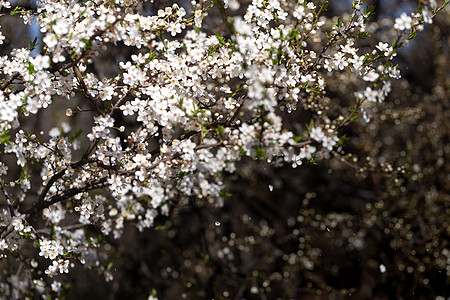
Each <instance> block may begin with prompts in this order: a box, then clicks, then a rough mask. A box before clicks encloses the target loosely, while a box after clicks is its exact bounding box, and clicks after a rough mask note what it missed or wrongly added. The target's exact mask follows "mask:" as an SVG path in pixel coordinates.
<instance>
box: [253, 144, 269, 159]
mask: <svg viewBox="0 0 450 300" xmlns="http://www.w3.org/2000/svg"><path fill="white" fill-rule="evenodd" d="M255 150H256V157H257V158H266V156H267V151H265V150H264V149H262V148H261V147H259V146H256V148H255Z"/></svg>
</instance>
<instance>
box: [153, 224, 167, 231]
mask: <svg viewBox="0 0 450 300" xmlns="http://www.w3.org/2000/svg"><path fill="white" fill-rule="evenodd" d="M166 229H167V225H158V226H156V227H155V230H157V231H159V230H166Z"/></svg>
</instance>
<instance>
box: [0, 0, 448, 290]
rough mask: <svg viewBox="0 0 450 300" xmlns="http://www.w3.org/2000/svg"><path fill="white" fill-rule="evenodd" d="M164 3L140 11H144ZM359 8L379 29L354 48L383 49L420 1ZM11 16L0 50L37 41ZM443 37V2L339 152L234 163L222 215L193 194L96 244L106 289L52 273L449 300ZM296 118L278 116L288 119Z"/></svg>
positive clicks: (50, 116)
mask: <svg viewBox="0 0 450 300" xmlns="http://www.w3.org/2000/svg"><path fill="white" fill-rule="evenodd" d="M171 3H172V2H170V3H169V2H168V1H155V2H154V3H153V4H151V3H145V4H143V5H142V8H141V9H142V10H143V11H144V12H146V13H147V14H153V13H154V11H156V10H157V9H158V8H162V7H164V6H166V5H167V4H171ZM11 4H12V6H13V8H14V6H15V5H19V4H20V5H21V6H27V5H28V6H29V7H30V8H33V7H34V4H33V3H29V2H24V1H22V2H20V3H19V2H18V1H16V2H13V1H11ZM179 4H180V5H181V6H185V7H186V8H187V9H188V8H189V4H188V3H184V2H181V3H179ZM368 4H374V5H376V11H375V16H374V17H373V21H374V22H377V24H378V26H374V25H371V26H372V27H371V28H370V30H371V31H372V32H373V36H372V37H369V38H368V39H366V40H364V41H363V42H362V43H363V44H362V45H361V48H364V47H369V46H371V47H372V48H373V47H374V45H375V44H377V43H378V41H380V40H381V41H383V42H392V39H390V36H389V35H386V34H385V33H384V32H385V31H384V28H386V27H389V26H391V27H392V26H393V23H392V22H393V21H392V19H393V18H395V17H398V16H399V15H400V14H401V13H402V12H407V13H411V12H413V11H414V8H415V7H416V6H417V4H418V1H387V0H379V1H368ZM232 5H233V6H232ZM247 5H248V3H247V2H246V1H245V0H244V1H241V2H236V1H235V2H233V3H230V9H228V10H227V13H228V14H229V15H230V16H233V15H239V14H242V13H243V11H245V8H246V7H247ZM350 9H351V1H345V0H342V1H330V5H329V7H328V10H327V11H326V12H325V16H327V17H328V18H333V16H337V15H343V14H345V13H349V12H350ZM219 16H220V11H219V9H217V8H214V9H212V10H211V11H210V13H209V16H208V17H207V18H206V19H205V30H206V31H207V32H208V31H210V32H211V33H213V32H215V31H216V30H217V29H219V30H226V25H224V24H223V19H222V18H221V17H219ZM386 18H390V19H391V21H388V20H387V19H386ZM18 20H19V19H18V18H15V17H14V18H13V17H9V16H2V17H1V18H0V24H1V26H2V32H3V34H4V35H5V36H6V40H5V42H4V44H3V45H2V47H1V50H0V52H1V54H2V55H6V54H8V53H9V52H10V51H11V49H12V48H14V47H26V46H27V45H28V42H29V40H30V39H31V40H32V39H34V37H38V40H39V38H40V35H39V33H38V31H37V30H36V28H35V27H30V26H29V25H28V26H27V25H23V24H22V23H21V22H20V20H19V21H18ZM449 32H450V11H449V9H448V7H447V9H445V10H444V11H442V12H441V13H440V14H439V15H438V16H437V17H436V18H435V19H434V24H433V25H432V26H427V27H426V29H425V30H424V31H423V32H420V33H419V34H418V36H417V38H416V39H414V40H413V41H412V42H411V43H410V44H409V45H408V46H407V47H406V48H404V49H401V50H400V51H399V52H398V55H397V57H396V58H395V59H394V63H395V64H399V65H400V69H401V73H402V79H400V80H397V81H395V82H393V88H392V93H391V94H390V95H389V97H388V98H387V100H386V102H385V103H384V104H383V105H380V106H377V107H375V108H374V111H373V117H372V120H371V122H370V123H369V124H366V123H365V122H364V121H362V120H357V121H356V122H354V123H352V124H351V125H349V126H348V127H347V128H345V129H343V130H344V133H345V134H346V135H347V137H348V141H347V142H346V143H345V144H344V145H343V151H344V152H345V153H346V154H345V155H342V154H341V153H336V154H335V155H333V156H332V157H331V159H330V160H327V161H318V162H317V164H306V165H302V166H301V167H298V168H296V169H293V168H291V167H290V166H282V167H277V166H273V165H270V164H267V163H264V162H257V161H251V160H245V159H244V160H243V161H241V162H240V163H239V165H238V168H237V172H236V173H235V174H229V175H227V174H225V178H226V184H227V186H228V187H229V188H228V191H229V192H230V194H231V196H230V197H228V198H227V200H226V201H225V205H224V207H222V208H216V207H214V206H211V205H210V204H208V203H206V202H204V201H203V200H198V199H192V203H189V204H186V205H183V206H173V207H172V210H173V211H172V213H171V215H170V217H158V219H157V220H156V223H157V224H156V229H150V230H145V231H144V232H143V233H141V232H138V230H137V229H136V228H135V227H133V226H132V225H130V226H128V227H127V228H126V231H125V234H124V235H123V237H122V238H121V239H120V240H118V241H116V240H111V241H110V240H108V242H110V245H105V246H102V247H105V256H106V255H108V259H111V261H112V263H113V264H112V267H111V273H112V275H113V276H114V280H112V281H111V282H105V281H104V278H103V277H102V276H99V275H98V274H97V273H96V272H95V271H89V270H85V269H83V268H82V267H81V266H75V270H74V271H73V272H71V273H70V275H68V276H67V277H66V278H64V280H65V281H66V282H67V283H68V284H69V285H70V291H69V292H68V294H67V297H68V298H69V299H147V298H148V296H149V294H150V293H152V290H153V289H154V291H156V295H157V296H158V298H159V299H182V298H186V299H244V298H245V299H435V298H436V297H437V296H442V297H444V298H437V299H447V297H450V292H449V291H448V286H450V249H449V234H450V218H449V215H450V166H449V163H448V161H449V157H450V143H449V137H450V123H449V120H450V106H449V101H450V74H449V61H450V55H449V52H450V49H449ZM364 43H365V44H364ZM39 49H41V48H38V50H37V51H40V50H39ZM130 55H131V53H130V49H127V48H125V47H115V48H112V49H108V51H106V52H105V53H104V55H103V56H101V57H100V58H98V63H96V66H97V68H99V69H100V71H101V72H103V74H106V75H109V74H113V73H114V72H117V71H118V69H108V68H114V67H111V65H116V68H117V61H123V60H125V58H127V57H129V56H130ZM110 60H114V64H110ZM108 66H109V67H108ZM327 84H328V86H327V92H328V96H329V97H330V99H329V101H330V103H331V104H332V105H337V106H339V105H347V104H348V103H351V102H352V101H354V100H353V99H354V98H353V92H354V90H353V88H354V86H353V85H352V83H351V75H350V74H342V76H341V78H336V77H335V78H334V79H333V78H329V79H328V81H327ZM63 106H64V103H63V104H62V105H57V104H55V105H54V106H52V107H53V108H49V109H47V110H45V111H43V112H41V113H39V114H38V115H37V116H36V117H34V118H31V121H30V122H34V123H33V124H29V126H33V127H34V128H42V130H44V131H45V130H46V129H48V128H51V127H52V126H57V125H58V124H59V123H60V122H61V121H63V120H65V119H64V118H65V116H64V113H63V112H57V110H58V108H62V107H63ZM330 106H331V105H330ZM302 113H304V112H302V111H301V110H298V111H295V112H293V113H291V114H286V116H285V117H286V120H287V121H288V120H298V119H302ZM73 120H75V121H73ZM72 122H80V120H79V119H78V121H77V119H76V118H73V119H72ZM72 125H76V124H72ZM36 126H37V127H36ZM344 156H345V157H344ZM92 231H93V232H97V231H96V229H95V228H92ZM106 239H108V238H107V237H106ZM107 253H108V254H107Z"/></svg>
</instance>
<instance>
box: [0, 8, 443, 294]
mask: <svg viewBox="0 0 450 300" xmlns="http://www.w3.org/2000/svg"><path fill="white" fill-rule="evenodd" d="M364 2H365V1H354V3H353V4H352V10H351V12H350V14H348V15H343V16H341V17H331V16H328V17H325V15H324V14H325V12H326V9H327V2H326V1H325V2H318V1H316V2H305V1H298V2H295V3H294V2H292V3H291V2H278V1H253V2H252V3H249V4H248V7H247V8H246V10H245V11H244V12H243V13H242V14H239V11H238V12H237V13H231V14H230V11H233V9H236V10H239V7H238V6H239V3H238V2H236V1H229V2H228V1H227V2H225V3H222V2H220V1H213V2H212V3H209V2H195V1H193V2H191V3H190V5H185V6H184V7H183V6H180V5H178V4H172V5H168V6H165V8H163V9H158V5H157V4H149V3H141V2H139V1H116V2H108V1H86V2H76V1H71V2H67V1H61V2H58V1H54V0H51V1H41V2H39V3H38V7H37V9H36V10H33V9H28V8H23V7H11V4H9V3H8V2H6V1H3V2H2V4H1V5H2V9H3V10H4V12H5V13H4V14H3V16H6V15H11V16H16V17H21V18H22V19H23V20H24V22H25V23H29V22H30V20H32V19H33V20H36V22H37V23H39V24H40V26H41V31H42V32H43V33H44V37H43V40H42V51H41V53H40V54H38V55H37V56H35V57H32V56H31V55H30V51H31V50H32V49H33V48H35V47H36V46H37V45H36V43H37V41H36V40H34V41H32V42H30V45H29V48H17V49H13V50H12V51H11V53H9V54H8V55H6V56H3V57H1V64H0V65H1V73H2V75H3V77H4V79H3V81H2V83H1V90H2V94H1V97H0V110H1V112H2V113H1V116H0V132H1V134H0V142H1V148H0V151H1V152H0V153H1V161H0V174H1V176H2V183H1V190H2V193H3V196H4V199H3V203H5V206H4V208H3V210H2V213H3V215H2V217H1V220H0V221H1V223H0V225H1V226H2V229H1V236H0V249H1V250H2V251H3V253H4V254H3V256H4V258H3V259H2V261H1V262H0V263H1V264H3V265H4V266H5V272H4V274H2V275H1V276H2V280H3V281H4V283H3V285H2V286H1V288H0V292H1V293H3V295H5V297H13V298H21V297H23V296H27V295H28V296H31V295H32V294H43V295H53V296H54V295H60V294H61V293H62V292H63V290H64V287H65V286H64V285H63V284H62V283H64V276H63V275H61V274H65V273H69V271H71V270H73V269H76V268H78V267H79V265H84V266H85V267H86V268H88V269H95V270H97V271H98V273H99V274H103V275H104V277H105V278H106V279H107V280H113V266H114V259H113V258H114V256H115V255H117V249H115V247H114V246H115V245H117V240H120V239H121V238H122V235H123V234H124V230H126V228H127V226H136V228H137V229H138V230H139V231H144V230H145V229H146V228H150V227H154V225H155V222H156V223H157V226H156V229H164V228H165V225H159V224H158V220H163V219H164V220H166V219H167V218H168V219H170V218H171V217H170V216H169V215H171V214H172V215H173V214H177V213H178V212H177V211H178V210H179V209H180V207H183V206H189V205H192V204H194V205H195V206H196V209H198V210H199V211H200V210H201V209H202V207H204V206H217V207H222V206H223V205H224V199H225V198H226V197H228V196H229V195H230V194H229V193H228V191H227V189H226V188H225V186H224V180H225V179H226V178H227V177H228V176H230V174H234V173H236V172H237V173H238V174H239V173H240V172H241V171H242V170H240V168H241V166H242V165H243V162H242V161H244V162H248V161H255V160H256V161H260V162H264V163H265V164H269V165H283V164H288V165H291V166H292V167H293V168H296V167H298V166H300V165H302V164H307V163H310V164H315V163H317V162H319V161H323V160H328V159H330V158H337V159H338V160H340V161H342V162H344V163H345V164H347V165H348V166H350V167H354V168H356V169H357V170H358V171H359V172H360V173H361V175H362V176H365V174H367V173H368V172H376V171H380V172H382V173H383V174H390V175H391V176H395V177H398V176H400V174H402V173H403V172H404V170H403V169H402V168H401V167H399V168H396V169H394V168H393V167H392V166H390V165H389V164H385V163H384V162H382V161H375V162H374V161H371V160H370V159H369V161H368V162H367V165H363V166H361V165H359V164H358V163H359V162H358V161H354V159H353V154H352V152H359V153H361V149H358V147H361V146H359V145H356V146H355V148H356V149H354V150H355V151H352V149H351V147H349V144H348V142H347V138H346V134H347V135H350V136H351V137H356V138H357V137H360V138H363V137H364V136H365V134H366V132H361V133H359V134H354V133H352V132H349V130H350V129H354V127H351V126H354V125H352V124H358V126H363V128H365V126H369V128H370V126H373V125H372V124H374V123H373V122H374V121H378V120H380V119H379V118H380V115H382V113H381V112H382V110H383V107H385V105H387V104H385V103H384V102H385V100H386V97H388V94H389V93H390V92H391V89H392V80H394V79H399V78H400V71H399V67H398V66H397V65H395V64H394V63H393V60H394V59H395V57H396V55H397V52H398V51H399V49H400V48H402V47H404V46H406V45H407V44H408V43H409V42H410V41H411V40H413V39H414V38H415V36H416V34H417V33H418V32H420V31H422V30H423V29H424V25H425V24H426V23H429V24H431V23H432V18H433V17H435V16H436V14H438V12H440V11H441V10H443V9H444V7H445V5H446V4H447V1H446V2H445V3H441V4H439V5H438V4H437V3H435V1H428V2H427V1H423V2H421V3H420V4H419V6H418V7H417V10H416V11H415V12H414V13H411V14H407V13H402V14H400V15H399V17H398V18H395V19H393V20H390V21H387V22H390V23H388V24H389V25H390V26H385V28H383V27H382V24H383V23H382V22H381V21H380V20H375V21H372V19H371V18H373V16H372V15H373V12H374V8H373V7H370V6H367V5H365V3H364ZM242 4H245V3H242ZM245 5H247V4H245ZM214 9H216V10H215V11H214ZM208 14H213V15H214V16H216V17H220V19H218V18H211V19H208V18H207V15H208ZM218 20H219V21H218ZM203 22H205V24H203ZM208 22H211V23H208ZM214 22H216V23H217V22H218V23H220V24H219V25H217V24H216V23H214ZM1 37H3V36H1ZM1 40H2V41H3V40H4V38H2V39H1ZM112 54H114V57H111V56H112ZM339 80H341V81H343V82H344V83H345V84H340V83H339ZM340 94H350V97H349V96H348V95H347V96H346V97H338V96H339V95H340ZM64 98H66V99H64ZM46 111H50V113H51V114H52V115H53V116H56V117H54V118H49V119H50V120H48V121H47V122H48V123H50V124H52V123H53V122H55V121H56V124H52V125H51V126H50V127H49V126H48V125H45V127H43V128H40V129H37V128H33V127H32V126H30V123H31V121H32V120H36V116H37V117H38V118H42V117H43V116H44V115H45V113H46ZM58 112H63V113H64V114H65V116H66V117H64V116H62V114H60V115H59V116H58ZM361 116H362V117H363V119H362V120H359V117H361ZM371 119H372V121H371ZM356 121H358V122H356ZM53 126H55V127H53ZM52 127H53V128H52ZM356 127H357V126H356ZM357 128H358V127H357ZM368 156H369V158H370V155H368ZM336 169H338V167H336ZM397 179H399V178H397ZM399 180H400V179H399ZM270 189H273V187H272V188H270ZM306 198H308V199H310V198H313V194H308V196H307V197H306ZM375 207H376V205H375ZM306 211H308V210H307V209H306V208H305V212H306ZM372 214H373V211H372V210H370V213H369V215H372ZM161 215H162V216H168V217H166V218H163V217H159V216H161ZM199 216H200V217H201V214H200V215H199ZM330 218H331V217H330ZM341 218H342V216H340V217H339V218H338V219H341ZM332 219H333V218H331V219H330V221H329V222H330V224H335V222H336V220H332ZM298 220H302V219H301V218H300V219H298ZM298 220H297V221H298ZM307 220H308V219H307ZM309 221H310V222H312V223H311V224H312V226H316V225H318V226H319V227H320V226H322V225H319V223H314V222H313V221H311V220H309ZM309 221H308V222H309ZM159 222H162V221H159ZM244 222H245V221H244ZM294 222H296V221H295V220H294ZM217 223H218V225H216V222H215V226H220V225H221V224H220V222H219V221H217ZM162 224H163V223H162ZM314 224H316V225H314ZM320 224H323V223H320ZM330 226H331V225H330ZM335 226H337V225H335ZM271 227H272V226H268V225H267V224H266V225H264V224H259V225H258V231H259V232H263V231H264V232H266V233H264V234H265V235H267V236H271V235H273V230H274V229H273V228H271ZM253 229H254V228H253ZM253 229H252V230H253ZM360 238H361V237H360V236H356V237H353V238H352V239H351V240H352V244H353V246H354V248H355V249H358V248H360V247H362V245H361V243H362V242H361V239H360ZM203 245H204V247H206V248H207V247H208V243H203ZM212 247H216V245H212ZM243 247H244V246H243ZM315 249H317V248H310V249H306V250H305V251H303V250H301V251H302V254H303V255H298V257H299V258H297V256H296V257H294V256H292V257H293V258H292V260H293V263H292V264H293V265H296V266H297V261H296V260H297V259H299V260H300V261H301V265H302V266H303V267H304V268H306V269H310V270H313V266H314V259H315V258H317V257H318V255H320V251H319V252H318V251H317V250H315ZM221 250H222V254H221V255H222V257H227V256H228V254H229V253H230V252H229V250H228V251H226V250H225V248H223V249H221ZM210 251H211V250H208V249H205V251H204V252H205V255H204V258H205V259H206V260H208V259H209V258H210V257H211V254H210V253H209V252H210ZM219 257H220V255H219ZM283 259H285V258H283ZM290 259H291V258H290V257H287V259H285V260H287V261H290ZM383 266H384V265H383ZM384 267H385V266H384ZM214 268H216V269H215V271H218V270H217V269H220V267H219V266H217V265H216V266H215V267H214ZM214 268H213V269H214ZM233 270H234V269H233V268H230V272H231V273H233ZM380 270H381V265H380ZM172 276H175V275H173V274H172ZM274 276H275V275H274ZM244 277H245V276H244ZM246 280H250V279H247V278H244V279H243V281H244V282H246ZM321 280H322V279H321ZM321 280H317V282H319V283H317V285H318V286H319V287H321V286H323V289H324V290H327V288H326V285H325V283H320V282H321ZM61 282H62V283H61ZM264 282H266V281H264ZM264 282H263V284H262V286H263V287H264ZM242 286H243V287H244V290H245V289H247V288H248V290H249V292H250V294H258V293H259V292H260V288H259V287H258V286H257V285H252V286H250V285H249V284H248V283H246V284H245V285H242ZM30 287H31V288H32V289H30ZM210 290H213V288H212V287H211V289H210ZM242 293H244V291H241V289H239V290H238V291H237V293H236V297H239V295H242ZM222 295H223V297H225V298H227V297H228V296H226V295H224V294H223V293H222ZM205 296H208V297H217V295H214V294H212V295H205Z"/></svg>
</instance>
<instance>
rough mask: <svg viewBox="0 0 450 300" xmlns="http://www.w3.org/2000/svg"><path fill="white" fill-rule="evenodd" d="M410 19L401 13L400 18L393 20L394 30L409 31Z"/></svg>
mask: <svg viewBox="0 0 450 300" xmlns="http://www.w3.org/2000/svg"><path fill="white" fill-rule="evenodd" d="M411 23H412V19H411V17H410V16H408V15H407V14H406V13H402V14H401V16H400V18H396V19H395V25H394V28H395V29H397V30H400V31H401V30H409V29H411Z"/></svg>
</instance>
